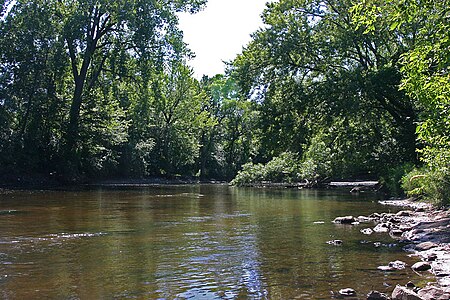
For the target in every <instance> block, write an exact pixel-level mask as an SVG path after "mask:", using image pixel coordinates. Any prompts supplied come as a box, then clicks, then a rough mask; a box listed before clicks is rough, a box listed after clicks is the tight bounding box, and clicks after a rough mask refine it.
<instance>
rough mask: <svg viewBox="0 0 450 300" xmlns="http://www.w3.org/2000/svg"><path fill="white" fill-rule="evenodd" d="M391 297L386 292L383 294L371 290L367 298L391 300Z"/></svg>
mask: <svg viewBox="0 0 450 300" xmlns="http://www.w3.org/2000/svg"><path fill="white" fill-rule="evenodd" d="M389 299H390V298H389V297H388V296H387V295H386V294H382V293H380V292H379V291H370V292H369V293H368V294H367V300H389Z"/></svg>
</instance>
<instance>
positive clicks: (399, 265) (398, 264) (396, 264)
mask: <svg viewBox="0 0 450 300" xmlns="http://www.w3.org/2000/svg"><path fill="white" fill-rule="evenodd" d="M405 268H406V263H404V262H402V261H400V260H396V261H392V262H390V263H389V264H388V265H387V266H379V267H378V268H377V269H378V270H381V271H396V270H403V269H405Z"/></svg>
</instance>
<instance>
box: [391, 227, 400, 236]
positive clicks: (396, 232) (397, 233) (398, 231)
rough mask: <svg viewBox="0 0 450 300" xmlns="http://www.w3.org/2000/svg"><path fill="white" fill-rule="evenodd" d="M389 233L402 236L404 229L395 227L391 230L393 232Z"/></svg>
mask: <svg viewBox="0 0 450 300" xmlns="http://www.w3.org/2000/svg"><path fill="white" fill-rule="evenodd" d="M389 234H390V235H392V236H401V235H402V234H403V231H401V230H400V229H393V230H391V232H389Z"/></svg>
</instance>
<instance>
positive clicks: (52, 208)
mask: <svg viewBox="0 0 450 300" xmlns="http://www.w3.org/2000/svg"><path fill="white" fill-rule="evenodd" d="M374 200H375V199H374V198H373V196H364V195H363V196H360V197H358V198H355V197H353V196H351V195H347V194H339V193H333V192H319V191H297V190H258V189H235V188H230V187H228V186H211V185H197V186H160V187H158V186H156V187H155V186H154V187H139V188H123V187H122V188H103V189H96V190H87V191H86V190H85V191H67V192H61V191H59V192H58V191H54V192H33V193H29V192H14V193H11V194H8V195H0V210H12V211H13V210H15V211H20V212H23V213H20V214H4V215H0V228H1V233H2V234H1V236H0V291H1V293H0V298H5V299H35V298H42V297H44V298H45V297H48V298H58V299H67V298H81V299H86V298H88V299H92V298H94V299H98V298H139V299H159V298H163V299H176V298H177V299H188V298H195V299H236V298H244V299H246V298H250V299H266V298H267V299H269V298H270V299H287V298H294V297H300V298H302V299H328V298H329V297H330V291H333V290H338V289H340V288H343V287H348V286H351V287H353V288H355V289H356V290H357V291H359V292H360V293H366V292H367V291H368V290H369V289H370V288H371V287H377V288H378V289H379V290H383V289H385V290H389V289H391V286H393V285H395V284H396V283H397V282H400V281H401V280H405V278H404V277H402V275H404V274H408V276H414V275H413V274H409V273H408V272H409V271H408V270H404V271H401V272H398V273H389V274H388V273H382V272H380V271H378V270H376V267H377V266H378V265H383V264H386V263H387V262H389V261H392V260H396V259H399V258H401V259H403V260H404V259H405V256H404V254H403V253H402V252H401V251H400V247H384V246H382V245H388V244H389V243H392V241H390V240H389V239H388V238H387V237H386V236H384V235H373V236H370V238H371V240H368V241H367V242H366V243H361V242H362V241H363V240H367V239H368V237H367V236H364V235H362V234H361V233H360V232H359V229H360V228H359V227H351V226H346V227H342V226H341V227H339V226H335V225H334V224H331V222H330V221H331V220H333V219H334V217H336V216H338V215H347V214H354V215H355V214H370V213H372V212H375V211H383V210H385V209H386V208H385V207H382V206H380V205H378V204H377V203H376V202H375V201H374ZM331 239H342V240H343V241H344V244H343V245H342V246H341V247H335V246H330V245H328V244H326V241H328V240H331ZM374 243H380V245H381V246H380V247H375V246H374ZM361 278H363V280H362V279H361Z"/></svg>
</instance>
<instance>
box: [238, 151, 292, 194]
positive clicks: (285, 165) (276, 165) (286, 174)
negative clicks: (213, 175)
mask: <svg viewBox="0 0 450 300" xmlns="http://www.w3.org/2000/svg"><path fill="white" fill-rule="evenodd" d="M298 166H299V163H298V159H297V156H296V155H295V154H293V153H291V152H284V153H282V154H281V155H280V156H278V157H274V158H273V159H272V160H271V161H269V162H268V163H267V164H265V165H263V164H253V163H246V164H244V165H243V166H242V170H241V171H239V172H238V174H237V175H236V177H235V178H234V179H233V180H232V181H231V184H232V185H237V186H245V185H250V184H255V183H261V182H263V181H268V182H275V183H286V182H295V181H299V180H300V172H299V168H298Z"/></svg>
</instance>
